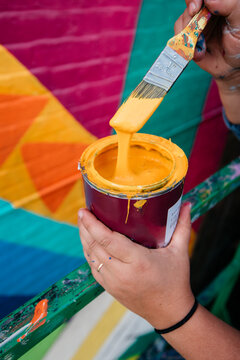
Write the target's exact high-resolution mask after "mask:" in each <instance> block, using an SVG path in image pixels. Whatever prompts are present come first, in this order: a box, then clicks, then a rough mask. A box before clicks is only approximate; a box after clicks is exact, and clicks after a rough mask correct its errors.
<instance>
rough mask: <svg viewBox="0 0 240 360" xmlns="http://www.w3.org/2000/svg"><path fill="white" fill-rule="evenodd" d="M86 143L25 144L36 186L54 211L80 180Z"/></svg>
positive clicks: (24, 148)
mask: <svg viewBox="0 0 240 360" xmlns="http://www.w3.org/2000/svg"><path fill="white" fill-rule="evenodd" d="M87 146H88V145H86V144H66V143H61V144H59V143H35V144H32V143H28V144H24V145H23V146H22V155H23V159H24V162H25V165H26V167H27V169H28V171H29V173H30V175H31V178H32V180H33V182H34V184H35V186H36V189H37V190H38V192H39V193H40V195H41V197H42V199H43V201H44V202H45V204H46V205H47V207H48V208H49V209H50V210H51V211H52V212H53V213H54V212H55V211H56V210H57V209H58V207H59V206H60V205H61V203H62V201H63V200H64V198H65V197H66V196H67V194H68V193H69V191H70V190H71V188H72V187H73V185H74V184H75V183H76V181H77V180H79V178H80V173H79V171H78V170H77V165H78V160H79V158H80V156H81V154H82V152H83V151H84V150H85V148H86V147H87ZM79 196H80V194H79Z"/></svg>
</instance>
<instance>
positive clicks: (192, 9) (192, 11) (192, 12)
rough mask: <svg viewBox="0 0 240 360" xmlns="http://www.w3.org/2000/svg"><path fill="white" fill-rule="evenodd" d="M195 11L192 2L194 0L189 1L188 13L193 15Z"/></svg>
mask: <svg viewBox="0 0 240 360" xmlns="http://www.w3.org/2000/svg"><path fill="white" fill-rule="evenodd" d="M195 11H196V5H195V4H194V2H191V3H190V4H189V12H190V15H193V14H194V13H195Z"/></svg>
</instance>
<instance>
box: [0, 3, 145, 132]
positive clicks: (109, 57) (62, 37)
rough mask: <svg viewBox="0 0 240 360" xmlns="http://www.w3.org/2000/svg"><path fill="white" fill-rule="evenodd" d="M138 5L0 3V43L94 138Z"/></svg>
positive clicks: (114, 98)
mask: <svg viewBox="0 0 240 360" xmlns="http://www.w3.org/2000/svg"><path fill="white" fill-rule="evenodd" d="M140 5H141V1H140V0H132V1H127V0H123V1H121V2H119V1H117V0H102V1H100V0H91V1H87V0H82V1H73V0H70V1H62V0H58V1H56V0H55V1H52V0H45V1H40V2H39V1H36V0H35V1H34V0H26V1H24V2H20V1H18V0H12V1H10V2H9V1H8V2H7V1H3V2H1V4H0V18H1V32H0V43H1V44H2V45H4V46H5V47H6V48H7V49H8V50H9V51H10V52H11V53H12V54H13V55H15V56H16V57H17V59H18V60H19V61H20V62H22V63H23V64H24V65H25V66H26V67H27V68H28V69H29V70H30V71H31V72H32V73H33V74H34V75H35V76H36V77H37V78H38V79H39V80H40V81H41V82H42V84H43V85H45V86H46V87H47V88H48V89H49V90H50V91H52V93H53V94H54V95H55V96H56V97H57V98H58V99H59V100H60V102H61V103H62V104H63V105H64V106H65V107H66V108H67V109H68V110H69V111H70V112H71V113H72V115H73V116H74V117H75V118H76V120H77V121H79V122H80V123H81V124H82V125H83V126H84V127H85V128H86V129H87V130H89V131H90V132H91V133H93V134H94V135H96V136H98V137H102V136H106V135H108V134H109V133H110V131H111V129H110V127H109V125H108V122H109V120H110V118H111V116H112V115H113V114H114V112H115V111H116V109H117V107H118V105H119V102H120V100H121V93H122V89H123V85H124V79H125V74H126V71H127V65H128V60H129V57H130V53H131V48H132V43H133V40H134V35H135V28H136V24H137V17H138V13H139V10H140Z"/></svg>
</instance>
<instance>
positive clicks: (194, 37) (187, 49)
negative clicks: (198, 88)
mask: <svg viewBox="0 0 240 360" xmlns="http://www.w3.org/2000/svg"><path fill="white" fill-rule="evenodd" d="M210 17H211V13H210V12H209V10H208V9H207V8H206V7H203V8H202V9H201V10H200V11H199V12H198V13H197V14H196V15H195V16H194V17H193V18H192V20H191V21H190V22H189V24H188V25H187V26H186V27H185V28H184V29H183V30H182V31H181V32H180V33H179V34H178V35H176V36H174V37H173V38H171V39H170V40H169V41H168V42H167V46H166V47H165V48H164V50H163V51H162V52H161V54H160V55H159V57H158V58H157V60H156V61H155V63H154V64H153V65H152V67H151V68H150V70H149V71H148V72H147V74H146V75H145V76H144V78H143V80H142V81H141V82H140V84H139V85H138V86H137V87H136V89H135V90H133V92H132V94H131V96H132V97H135V98H147V99H157V98H162V97H164V96H165V95H166V94H167V92H168V91H169V90H170V88H171V87H172V86H173V84H174V83H175V81H176V80H177V78H178V77H179V76H180V75H181V73H182V72H183V70H184V69H185V67H186V66H187V65H188V63H189V61H191V60H192V58H193V56H194V51H195V47H196V44H197V41H198V37H199V35H200V34H201V32H202V31H203V29H204V28H205V26H206V25H207V23H208V20H209V19H210Z"/></svg>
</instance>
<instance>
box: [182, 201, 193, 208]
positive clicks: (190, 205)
mask: <svg viewBox="0 0 240 360" xmlns="http://www.w3.org/2000/svg"><path fill="white" fill-rule="evenodd" d="M183 206H186V207H188V208H189V209H191V208H192V203H191V202H190V201H187V202H185V203H183Z"/></svg>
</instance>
